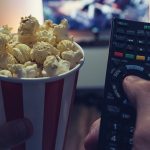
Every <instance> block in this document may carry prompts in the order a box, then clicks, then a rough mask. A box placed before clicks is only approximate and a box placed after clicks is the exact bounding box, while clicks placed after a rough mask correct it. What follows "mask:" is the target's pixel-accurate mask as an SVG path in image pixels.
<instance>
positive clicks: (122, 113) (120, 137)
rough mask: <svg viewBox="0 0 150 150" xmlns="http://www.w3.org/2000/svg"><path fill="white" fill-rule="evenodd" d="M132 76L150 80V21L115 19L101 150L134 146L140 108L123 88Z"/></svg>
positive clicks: (102, 121) (105, 90)
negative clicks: (132, 103)
mask: <svg viewBox="0 0 150 150" xmlns="http://www.w3.org/2000/svg"><path fill="white" fill-rule="evenodd" d="M128 75H136V76H139V77H142V78H144V79H148V80H149V79H150V23H145V22H137V21H130V20H123V19H117V18H114V19H113V20H112V29H111V38H110V45H109V57H108V65H107V72H106V80H105V89H104V100H103V103H102V116H101V127H100V134H99V148H98V150H131V149H132V145H133V133H134V128H135V122H136V111H135V109H134V108H133V106H132V105H131V104H130V102H129V101H128V99H127V97H126V95H125V93H124V91H123V87H122V82H123V79H124V78H125V77H126V76H128Z"/></svg>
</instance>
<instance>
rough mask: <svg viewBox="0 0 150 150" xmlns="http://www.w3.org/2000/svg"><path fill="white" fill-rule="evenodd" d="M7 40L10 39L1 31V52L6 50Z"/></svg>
mask: <svg viewBox="0 0 150 150" xmlns="http://www.w3.org/2000/svg"><path fill="white" fill-rule="evenodd" d="M7 42H8V40H7V38H6V36H5V34H2V33H0V52H5V51H6V45H7Z"/></svg>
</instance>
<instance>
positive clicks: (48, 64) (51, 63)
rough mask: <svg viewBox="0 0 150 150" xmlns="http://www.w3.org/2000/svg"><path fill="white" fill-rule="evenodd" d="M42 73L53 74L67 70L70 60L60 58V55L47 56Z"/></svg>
mask: <svg viewBox="0 0 150 150" xmlns="http://www.w3.org/2000/svg"><path fill="white" fill-rule="evenodd" d="M43 68H44V70H43V72H42V73H43V75H44V76H45V74H46V75H47V76H55V75H59V74H62V73H65V72H67V71H69V69H70V62H68V61H66V60H62V59H61V58H60V57H58V56H57V57H56V56H53V55H52V56H48V57H47V58H46V60H45V61H44V64H43Z"/></svg>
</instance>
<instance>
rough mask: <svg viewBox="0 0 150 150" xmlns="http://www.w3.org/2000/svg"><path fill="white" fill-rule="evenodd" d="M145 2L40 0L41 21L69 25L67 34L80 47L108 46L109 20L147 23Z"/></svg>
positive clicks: (123, 0) (122, 0)
mask: <svg viewBox="0 0 150 150" xmlns="http://www.w3.org/2000/svg"><path fill="white" fill-rule="evenodd" d="M148 1H149V0H43V12H44V19H45V20H47V19H51V20H52V21H53V22H54V23H60V21H61V20H62V19H63V18H66V19H67V20H68V22H69V34H71V35H72V36H73V37H74V39H75V40H76V41H77V42H78V43H80V44H81V45H87V46H94V45H106V44H108V43H109V37H110V29H111V20H112V18H113V17H118V18H122V19H128V20H135V21H145V22H147V21H148V10H149V7H148V3H149V2H148Z"/></svg>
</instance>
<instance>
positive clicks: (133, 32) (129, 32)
mask: <svg viewBox="0 0 150 150" xmlns="http://www.w3.org/2000/svg"><path fill="white" fill-rule="evenodd" d="M126 34H127V35H135V31H134V30H127V31H126Z"/></svg>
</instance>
